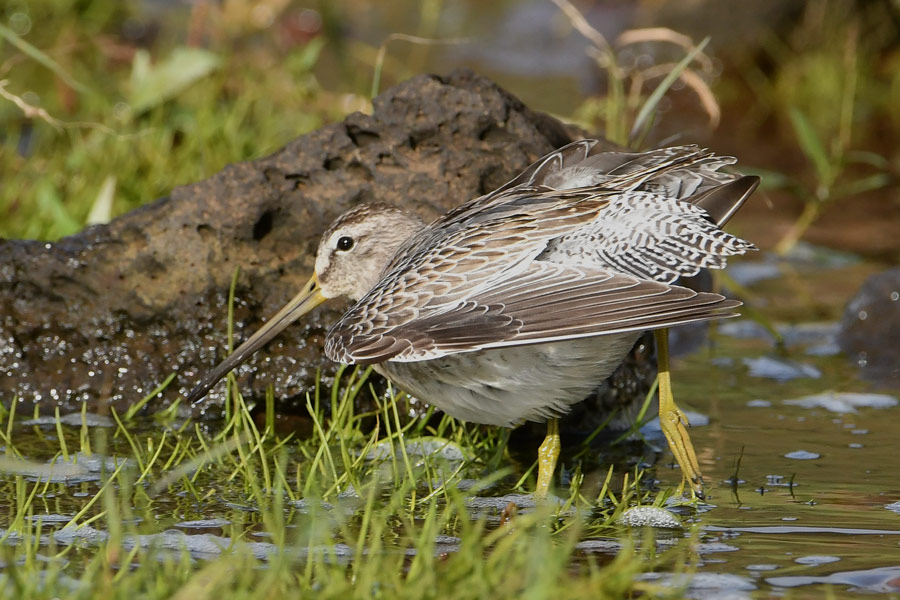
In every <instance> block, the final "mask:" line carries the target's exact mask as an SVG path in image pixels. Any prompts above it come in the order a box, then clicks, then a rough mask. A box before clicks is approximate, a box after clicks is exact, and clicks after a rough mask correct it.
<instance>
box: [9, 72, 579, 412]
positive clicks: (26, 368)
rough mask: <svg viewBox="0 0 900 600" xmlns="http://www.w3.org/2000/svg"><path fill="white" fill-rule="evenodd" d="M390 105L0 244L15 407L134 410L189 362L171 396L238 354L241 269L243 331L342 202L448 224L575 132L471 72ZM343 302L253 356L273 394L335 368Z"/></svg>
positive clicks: (416, 84) (281, 293) (424, 84)
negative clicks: (140, 199)
mask: <svg viewBox="0 0 900 600" xmlns="http://www.w3.org/2000/svg"><path fill="white" fill-rule="evenodd" d="M374 106H375V110H374V113H373V114H372V115H371V116H367V115H363V114H353V115H350V116H349V117H347V119H346V120H344V122H342V123H337V124H334V125H331V126H328V127H325V128H323V129H321V130H319V131H316V132H314V133H311V134H309V135H307V136H304V137H302V138H300V139H298V140H296V141H294V142H292V143H291V144H289V145H288V146H286V147H285V148H283V149H282V150H280V151H279V152H277V153H275V154H273V155H272V156H269V157H266V158H262V159H259V160H256V161H251V162H246V163H242V164H237V165H232V166H229V167H227V168H226V169H224V170H223V171H222V172H221V173H218V174H217V175H214V176H213V177H211V178H209V179H207V180H206V181H201V182H199V183H195V184H193V185H188V186H184V187H180V188H176V189H175V190H174V191H173V192H172V195H171V196H170V197H168V198H163V199H160V200H159V201H157V202H155V203H153V204H151V205H148V206H146V207H144V208H141V209H139V210H136V211H134V212H132V213H129V214H127V215H124V216H122V217H120V218H118V219H116V220H114V221H113V222H111V223H109V224H108V225H102V226H95V227H90V228H88V229H86V230H84V231H83V232H81V233H79V234H77V235H73V236H71V237H68V238H64V239H62V240H60V241H59V242H55V243H43V242H34V241H20V240H7V241H0V401H2V402H3V404H6V405H8V404H9V403H10V402H11V401H12V399H13V398H14V397H18V398H19V399H20V401H22V402H23V403H24V404H25V405H26V406H25V407H23V408H24V409H26V410H28V411H30V410H31V405H32V404H33V403H38V405H39V406H40V407H41V409H42V410H45V411H46V410H52V407H54V406H57V405H59V406H61V407H62V409H63V411H65V410H70V409H74V408H77V407H78V406H79V405H80V403H81V401H87V402H88V404H89V406H90V409H91V410H96V409H97V405H104V404H107V403H111V404H112V405H114V406H115V407H116V409H117V410H122V409H124V408H125V407H126V406H128V405H129V404H131V403H133V402H135V401H136V400H138V399H140V398H141V397H142V396H144V395H145V394H147V393H148V392H149V391H150V390H152V389H153V388H154V387H155V386H156V385H157V384H159V383H160V382H161V381H163V380H164V379H165V378H166V377H167V376H168V375H169V374H170V373H173V372H174V373H177V377H176V379H175V381H174V382H173V384H172V385H171V386H170V388H169V390H168V391H167V392H166V394H165V395H164V400H163V401H164V402H171V401H173V400H174V399H175V398H176V397H177V395H178V393H179V392H184V391H185V390H186V389H187V388H189V387H191V385H192V384H193V383H194V382H195V380H196V379H197V378H198V377H199V376H200V375H201V374H202V373H203V372H205V371H206V370H207V369H209V368H210V367H212V366H213V365H215V364H216V363H217V362H219V360H220V359H222V358H223V357H224V356H225V354H226V353H227V351H226V300H227V294H228V288H229V284H230V281H231V278H232V275H233V274H234V272H235V269H237V268H240V276H239V278H238V284H237V289H236V305H235V336H236V338H237V339H238V340H242V339H245V338H246V337H247V335H249V333H251V332H252V331H253V330H255V329H256V328H257V327H258V326H259V325H260V323H261V318H262V317H265V316H268V315H271V314H273V313H274V312H275V311H276V310H277V309H278V308H279V307H280V306H281V305H282V304H284V303H285V302H286V301H287V300H288V299H289V298H290V297H291V296H292V295H293V294H294V293H295V292H296V291H297V289H298V286H299V285H300V284H301V283H302V282H303V281H304V280H305V278H306V277H307V276H308V275H309V274H310V272H311V269H312V265H313V253H314V252H315V249H316V244H317V242H318V239H319V235H320V234H321V232H322V231H323V230H324V228H325V227H326V226H327V225H328V223H329V222H330V221H331V220H332V219H333V218H334V217H335V216H337V215H338V214H339V213H341V212H342V211H344V210H346V209H347V208H349V207H351V206H353V205H354V204H356V203H359V202H362V201H365V200H376V199H377V200H385V201H388V202H393V203H396V204H399V205H404V206H406V207H408V208H411V209H413V210H416V211H417V212H419V213H420V214H422V215H423V216H424V217H426V218H433V217H435V216H437V215H438V214H440V213H442V212H444V211H446V210H447V209H448V208H450V207H452V206H454V205H456V204H459V203H460V202H462V201H464V200H466V199H468V198H471V197H473V196H476V195H479V194H482V193H484V192H487V191H490V190H492V189H494V188H495V187H497V186H499V185H500V184H502V183H504V182H505V181H506V180H508V179H509V178H510V177H512V176H513V175H515V174H516V173H517V172H518V171H519V170H521V169H522V168H524V167H525V166H527V165H528V164H529V163H530V162H531V161H532V160H534V159H536V158H537V157H539V156H540V155H542V154H544V153H546V152H548V151H550V150H551V149H553V148H555V147H558V146H561V145H563V144H565V143H566V142H568V141H569V136H568V134H567V132H566V129H565V128H564V127H563V126H562V125H561V124H560V123H559V122H557V121H556V120H554V119H552V118H550V117H548V116H546V115H543V114H539V113H535V112H532V111H530V110H528V109H527V108H526V107H525V106H523V105H522V103H521V102H520V101H519V100H517V99H516V98H514V97H513V96H511V95H510V94H508V93H507V92H505V91H503V90H502V89H500V88H499V87H497V86H496V85H494V84H493V83H491V82H490V81H488V80H486V79H483V78H481V77H478V76H475V75H473V74H472V73H470V72H457V73H455V74H453V75H451V76H449V77H447V78H440V77H434V76H420V77H416V78H414V79H412V80H410V81H407V82H406V83H404V84H401V85H399V86H397V87H395V88H393V89H391V90H389V91H387V92H385V93H384V94H382V95H381V96H379V97H378V98H377V99H376V100H375V102H374ZM286 118H287V117H286ZM342 308H344V307H343V306H333V307H331V308H330V309H328V308H323V309H320V310H319V311H316V313H315V314H312V315H310V316H309V318H306V319H304V320H303V322H302V323H301V324H298V325H295V326H294V327H292V328H290V330H289V331H288V332H286V333H285V334H283V335H282V336H281V337H280V338H279V340H278V341H275V342H273V343H272V344H270V345H269V347H268V348H267V349H266V351H265V352H261V353H258V354H257V356H255V357H254V358H252V359H250V360H249V361H248V363H247V364H246V365H244V366H243V367H241V368H240V369H239V374H240V379H241V383H242V385H243V387H242V389H243V390H244V391H245V392H246V393H249V394H250V395H256V396H258V397H259V396H261V395H262V394H263V392H264V390H265V387H266V386H267V385H269V384H272V385H274V388H275V396H276V397H277V398H279V399H282V400H283V401H286V402H290V401H291V400H292V399H297V400H300V401H302V399H303V398H304V396H305V392H306V391H307V389H309V385H310V383H311V381H312V379H313V377H314V374H315V371H316V369H317V368H322V369H323V370H324V372H325V373H326V374H327V373H330V372H332V371H333V369H334V365H332V364H331V363H330V362H328V361H327V360H325V359H324V358H323V355H322V353H321V351H320V347H321V339H322V336H323V334H324V332H325V330H326V327H327V325H328V324H330V323H332V322H333V321H334V320H335V318H336V317H337V315H338V311H340V310H341V309H342ZM222 389H223V388H222V385H221V384H220V385H219V386H218V387H217V388H216V390H214V391H213V392H212V393H211V398H212V400H216V399H220V398H221V394H222ZM154 404H155V406H156V407H159V406H160V403H159V402H156V403H154ZM19 410H20V411H21V410H22V408H20V409H19Z"/></svg>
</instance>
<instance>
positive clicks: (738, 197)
mask: <svg viewBox="0 0 900 600" xmlns="http://www.w3.org/2000/svg"><path fill="white" fill-rule="evenodd" d="M759 182H760V179H759V177H757V176H756V175H743V176H741V177H738V178H737V179H735V180H734V181H730V182H728V183H726V184H723V185H720V186H718V187H716V188H713V189H712V190H709V191H707V192H704V193H703V194H700V195H698V196H697V197H695V198H694V199H689V200H688V201H689V202H691V203H692V204H694V205H695V206H699V207H700V208H702V209H703V210H705V211H706V212H707V213H709V216H710V218H711V219H712V220H713V221H714V222H715V224H716V225H718V226H719V227H722V226H724V225H725V224H726V223H728V221H729V220H731V217H733V216H734V214H735V213H736V212H737V211H738V210H740V208H741V207H742V206H743V205H744V202H746V201H747V198H749V197H750V196H751V195H752V194H753V192H754V191H756V188H757V187H759Z"/></svg>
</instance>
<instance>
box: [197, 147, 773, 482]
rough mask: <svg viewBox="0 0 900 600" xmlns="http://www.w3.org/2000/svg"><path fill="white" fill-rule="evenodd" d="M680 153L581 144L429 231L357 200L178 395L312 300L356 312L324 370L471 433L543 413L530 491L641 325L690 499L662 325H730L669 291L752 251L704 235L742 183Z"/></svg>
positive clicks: (695, 473) (700, 302) (721, 309)
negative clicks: (260, 320)
mask: <svg viewBox="0 0 900 600" xmlns="http://www.w3.org/2000/svg"><path fill="white" fill-rule="evenodd" d="M734 162H735V160H734V159H733V158H730V157H720V156H716V155H714V154H712V153H711V152H708V151H706V150H702V149H700V148H697V147H696V146H679V147H672V148H663V149H660V150H653V151H650V152H644V153H624V152H600V151H599V146H598V144H597V142H596V141H594V140H582V141H578V142H574V143H572V144H569V145H567V146H565V147H563V148H561V149H559V150H557V151H556V152H553V153H551V154H548V155H547V156H545V157H543V158H541V159H540V160H538V161H537V162H535V163H534V164H533V165H531V166H530V167H528V169H526V170H525V171H524V172H523V173H521V174H520V175H519V176H518V177H516V178H515V179H513V180H512V181H510V182H509V183H507V184H506V185H504V186H502V187H500V188H499V189H497V190H495V191H493V192H491V193H489V194H487V195H484V196H481V197H478V198H475V199H473V200H470V201H468V202H466V203H465V204H462V205H461V206H459V207H457V208H455V209H453V210H451V211H450V212H448V213H447V214H445V215H444V216H442V217H440V218H439V219H437V220H436V221H434V222H432V223H431V224H429V225H426V224H425V223H423V222H422V221H421V220H420V219H419V218H418V217H416V216H415V215H413V214H410V213H408V212H406V211H403V210H400V209H398V208H396V207H393V206H389V205H385V204H380V203H369V204H361V205H359V206H357V207H355V208H353V209H351V210H349V211H347V212H346V213H344V214H343V215H341V216H340V217H338V218H337V220H335V221H334V223H333V224H332V225H331V227H329V229H328V230H327V231H326V232H325V233H324V235H323V236H322V239H321V242H320V243H319V248H318V253H317V254H316V263H315V272H314V273H313V275H312V277H311V278H310V280H309V281H308V282H307V283H306V284H305V285H304V287H303V289H302V290H301V291H300V293H299V294H297V296H296V297H294V299H293V300H291V301H290V302H289V303H288V305H287V306H285V307H284V308H283V309H282V310H281V311H280V312H279V313H278V314H276V315H275V316H274V317H273V318H272V319H271V320H269V322H268V323H266V324H265V325H264V326H263V327H261V328H260V329H259V331H257V332H256V333H254V334H253V335H252V336H251V337H250V338H249V339H248V340H247V341H246V342H244V343H243V344H242V345H241V346H240V347H239V348H238V349H237V350H235V352H234V353H233V354H232V355H230V356H229V357H228V358H226V359H225V360H224V361H223V362H222V363H221V364H220V365H219V366H218V367H216V368H215V369H214V370H213V371H212V372H210V373H209V374H208V375H207V376H206V377H205V378H204V379H203V380H202V381H201V382H200V383H199V384H198V385H197V387H196V388H195V389H194V390H193V391H191V393H190V394H189V395H188V400H189V401H191V402H196V401H197V400H199V399H200V398H202V396H203V395H204V394H205V393H206V392H207V391H208V390H209V388H210V387H212V385H213V384H215V383H216V382H217V381H218V380H219V379H220V378H221V377H222V376H224V375H225V374H226V373H227V372H228V371H229V370H231V369H232V368H234V367H235V366H237V365H238V364H239V363H240V362H241V361H243V360H244V359H245V358H247V357H248V356H249V355H250V354H252V353H253V352H254V351H256V350H257V349H258V348H260V347H261V346H263V345H264V344H265V343H266V342H268V341H269V340H271V339H272V338H273V337H275V335H277V334H278V333H279V332H280V331H281V330H283V329H284V328H285V327H287V326H288V325H289V324H290V323H292V322H293V321H295V320H296V319H297V318H299V317H301V316H302V315H304V314H305V313H307V312H308V311H310V310H311V309H312V308H313V307H315V306H317V305H318V304H320V303H321V302H323V301H325V300H327V299H329V298H335V297H338V296H347V297H349V298H350V299H351V300H352V301H355V302H356V303H355V304H354V305H353V306H352V307H351V308H350V309H349V310H348V311H347V312H346V313H345V314H344V316H343V317H342V318H341V319H340V320H339V321H338V322H337V324H335V325H334V327H332V328H331V330H330V331H329V332H328V336H327V339H326V342H325V353H326V354H327V355H328V357H329V358H330V359H332V360H334V361H338V362H345V363H361V364H373V365H374V367H375V370H376V371H378V372H379V373H381V374H382V375H384V376H385V377H387V378H388V379H390V380H392V381H393V382H394V383H395V384H397V385H398V386H399V387H400V388H402V389H403V390H405V391H407V392H409V393H410V394H412V395H414V396H416V397H418V398H420V399H422V400H425V401H427V402H429V403H431V404H433V405H434V406H436V407H438V408H440V409H442V410H444V411H445V412H447V413H449V414H450V415H453V416H455V417H459V418H461V419H465V420H467V421H472V422H475V423H484V424H491V425H503V426H507V427H511V426H514V425H516V424H517V423H520V422H521V421H523V420H534V421H544V420H548V419H549V425H548V435H547V439H546V440H545V441H544V444H543V445H542V446H541V450H540V455H539V456H540V459H539V476H538V485H537V492H538V493H540V494H544V493H546V492H547V490H548V489H549V486H550V483H551V479H552V475H553V471H554V469H555V464H556V458H557V456H558V453H559V436H558V429H557V424H556V419H555V417H557V416H559V415H560V414H562V413H565V412H566V410H567V409H568V408H569V407H570V406H571V405H572V404H574V403H576V402H578V401H580V400H582V399H584V398H585V397H586V396H587V395H588V394H589V393H590V392H591V391H592V390H593V389H594V388H595V387H596V386H597V385H599V384H600V383H601V382H602V381H603V380H604V379H606V378H607V377H608V376H609V375H610V373H612V371H613V370H614V369H615V368H616V367H617V366H618V365H619V363H620V362H621V361H622V360H623V358H624V357H625V355H626V353H627V352H628V351H629V349H630V348H631V347H632V345H633V344H634V343H635V341H636V340H637V339H638V337H639V336H640V335H641V333H642V332H643V331H647V330H654V331H655V333H656V334H657V336H656V337H657V344H658V360H659V371H660V381H659V396H660V403H659V411H660V421H661V425H662V429H663V432H664V433H665V435H666V438H667V439H668V441H669V445H670V447H671V448H672V451H673V453H674V455H675V458H676V460H677V461H678V463H679V465H680V466H681V469H682V472H683V475H684V477H685V478H686V479H687V480H688V481H690V482H692V483H693V486H694V487H693V489H695V490H696V489H702V488H701V485H702V480H701V478H700V469H699V465H698V463H697V459H696V457H695V455H694V450H693V447H692V445H691V442H690V438H689V437H688V433H687V430H686V428H685V424H686V420H685V418H684V415H683V414H682V412H681V411H680V410H679V409H678V407H677V406H676V405H675V402H674V399H673V398H672V393H671V387H670V382H669V371H668V351H667V346H666V339H667V338H666V334H665V329H666V328H668V327H672V326H674V325H681V324H685V323H693V322H697V321H707V320H711V319H719V318H723V317H730V316H734V315H735V312H734V309H735V308H736V307H737V306H739V305H740V303H739V302H736V301H734V300H728V299H726V298H724V297H722V296H720V295H718V294H714V293H703V292H695V291H693V290H690V289H687V288H685V287H681V286H678V285H674V284H673V282H674V281H675V280H677V279H678V278H679V277H681V276H690V275H694V274H696V273H697V272H698V271H699V270H700V269H702V268H714V269H719V268H723V267H724V266H725V261H726V258H727V257H728V256H732V255H736V254H743V253H744V252H746V251H747V250H749V249H751V248H753V245H752V244H750V243H749V242H746V241H744V240H742V239H740V238H737V237H735V236H733V235H731V234H728V233H725V232H724V231H722V230H721V229H720V226H721V225H723V224H724V223H725V222H726V221H727V220H728V219H729V218H730V217H731V216H732V215H733V214H734V213H735V211H737V209H738V208H740V206H741V205H742V204H743V202H744V200H746V198H747V197H748V196H749V195H750V194H751V193H752V192H753V190H754V189H755V188H756V186H757V184H758V183H759V180H758V178H756V177H742V176H739V175H734V174H729V173H726V172H722V171H721V170H720V169H721V168H722V167H724V166H727V165H730V164H733V163H734Z"/></svg>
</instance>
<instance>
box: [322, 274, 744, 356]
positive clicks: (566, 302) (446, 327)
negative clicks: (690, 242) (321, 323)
mask: <svg viewBox="0 0 900 600" xmlns="http://www.w3.org/2000/svg"><path fill="white" fill-rule="evenodd" d="M739 305H740V303H739V302H737V301H734V300H727V299H725V298H724V297H722V296H720V295H718V294H712V293H700V292H695V291H693V290H689V289H687V288H683V287H680V286H673V285H667V284H662V283H656V282H652V281H644V280H640V279H637V278H635V277H631V276H628V275H621V274H617V273H612V272H609V271H603V270H598V269H589V268H587V269H586V268H581V267H570V266H565V265H561V264H557V263H549V262H544V261H535V262H533V263H532V264H531V266H530V267H529V268H528V269H527V270H526V271H525V272H524V273H522V274H520V275H518V276H516V277H515V278H514V279H510V280H508V281H506V282H504V283H502V284H500V285H496V286H494V287H492V288H491V289H485V290H483V291H481V292H479V293H477V294H475V295H471V296H468V297H465V298H462V299H460V300H459V301H457V302H455V303H453V304H452V305H443V306H442V308H441V309H440V310H434V309H429V308H427V307H425V308H423V309H419V310H415V309H412V308H411V307H410V306H408V305H404V304H403V303H402V302H401V303H400V305H399V306H398V307H397V308H396V309H395V308H394V307H388V308H386V311H387V312H386V314H381V315H376V314H369V316H368V317H367V318H363V319H360V317H362V316H363V315H361V314H360V313H358V312H356V313H355V312H354V311H353V310H352V309H351V311H350V312H349V313H348V314H347V315H345V316H344V318H342V319H341V320H340V321H339V322H338V323H337V324H336V325H335V326H334V327H333V328H332V330H331V331H330V332H329V333H328V339H327V340H326V345H325V349H326V353H327V354H328V356H329V358H331V359H332V360H335V361H339V362H356V363H377V362H383V361H386V360H395V361H419V360H429V359H434V358H439V357H441V356H445V355H448V354H455V353H459V352H471V351H474V350H482V349H488V348H501V347H504V346H515V345H523V344H535V343H541V342H549V341H559V340H566V339H573V338H579V337H587V336H593V335H604V334H614V333H623V332H629V331H644V330H648V329H658V328H661V327H671V326H674V325H681V324H684V323H691V322H695V321H707V320H711V319H718V318H724V317H731V316H735V313H734V312H732V311H733V309H735V308H736V307H737V306H739ZM394 310H399V311H401V312H406V313H407V316H412V318H408V319H404V320H403V321H404V322H403V323H402V324H399V325H391V321H396V320H395V319H392V318H391V316H392V315H391V313H392V312H393V311H394Z"/></svg>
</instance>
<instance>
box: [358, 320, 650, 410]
mask: <svg viewBox="0 0 900 600" xmlns="http://www.w3.org/2000/svg"><path fill="white" fill-rule="evenodd" d="M640 335H641V334H640V332H638V333H626V334H618V335H604V336H595V337H589V338H582V339H576V340H568V341H564V342H551V343H545V344H533V345H527V346H512V347H509V348H499V349H494V350H481V351H477V352H464V353H460V354H453V355H450V356H445V357H442V358H438V359H434V360H427V361H420V362H391V361H387V362H384V363H381V364H377V365H375V370H376V371H378V372H379V373H381V374H382V375H384V376H385V377H387V378H388V379H390V380H391V381H393V382H394V383H395V384H396V385H397V386H399V387H400V388H401V389H403V390H405V391H407V392H409V393H410V394H412V395H413V396H415V397H417V398H419V399H420V400H424V401H425V402H428V403H429V404H432V405H434V406H436V407H437V408H440V409H441V410H443V411H444V412H446V413H447V414H449V415H452V416H454V417H456V418H459V419H463V420H465V421H471V422H473V423H483V424H486V425H503V426H506V427H512V426H514V425H517V424H519V423H521V422H522V421H545V420H547V419H548V418H550V417H554V416H558V415H561V414H563V413H565V412H567V411H568V410H569V408H570V407H571V406H572V405H573V404H575V403H577V402H580V401H581V400H584V399H585V398H586V397H587V396H588V395H589V394H590V393H591V392H592V391H593V390H594V389H595V388H596V387H597V386H598V385H600V383H602V382H603V381H604V380H605V379H606V378H607V377H609V375H610V374H611V373H612V372H613V371H614V370H615V369H616V367H618V366H619V364H620V363H621V362H622V359H623V358H624V357H625V355H626V354H627V353H628V351H629V350H631V347H632V346H633V345H634V343H635V342H636V341H637V339H638V338H639V337H640Z"/></svg>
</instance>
